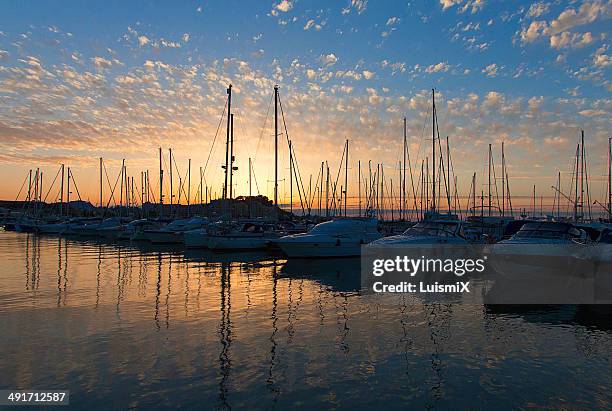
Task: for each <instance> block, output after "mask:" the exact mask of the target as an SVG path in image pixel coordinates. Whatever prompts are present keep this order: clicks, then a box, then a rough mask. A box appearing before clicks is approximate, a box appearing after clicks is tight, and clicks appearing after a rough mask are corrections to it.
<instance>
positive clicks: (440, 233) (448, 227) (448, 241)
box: [370, 219, 468, 247]
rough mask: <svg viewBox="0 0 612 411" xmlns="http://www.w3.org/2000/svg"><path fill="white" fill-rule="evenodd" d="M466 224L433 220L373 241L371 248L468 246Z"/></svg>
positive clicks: (457, 221)
mask: <svg viewBox="0 0 612 411" xmlns="http://www.w3.org/2000/svg"><path fill="white" fill-rule="evenodd" d="M463 228H464V223H463V222H462V221H460V220H446V219H444V220H433V221H423V222H420V223H417V224H415V225H413V226H412V227H410V228H409V229H407V230H406V231H404V232H403V233H402V234H399V235H393V236H389V237H383V238H380V239H378V240H375V241H372V242H371V243H370V246H373V247H380V246H405V245H419V246H420V245H425V246H426V245H438V244H444V245H467V244H468V240H467V239H466V238H465V237H464V236H463Z"/></svg>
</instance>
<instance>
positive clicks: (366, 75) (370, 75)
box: [361, 70, 375, 80]
mask: <svg viewBox="0 0 612 411" xmlns="http://www.w3.org/2000/svg"><path fill="white" fill-rule="evenodd" d="M361 74H363V77H364V78H365V79H366V80H370V79H371V78H373V77H374V74H375V73H374V72H372V71H369V70H363V71H362V72H361Z"/></svg>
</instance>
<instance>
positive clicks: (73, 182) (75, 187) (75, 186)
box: [68, 170, 83, 201]
mask: <svg viewBox="0 0 612 411" xmlns="http://www.w3.org/2000/svg"><path fill="white" fill-rule="evenodd" d="M68 174H69V176H70V177H72V184H74V189H75V190H76V192H77V195H78V196H79V201H83V199H82V198H81V193H79V187H77V183H76V180H75V179H74V174H73V173H72V170H68Z"/></svg>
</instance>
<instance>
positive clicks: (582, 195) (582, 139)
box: [580, 130, 584, 216]
mask: <svg viewBox="0 0 612 411" xmlns="http://www.w3.org/2000/svg"><path fill="white" fill-rule="evenodd" d="M581 134H582V136H581V139H580V142H581V147H580V210H582V211H581V212H582V215H583V216H584V130H581Z"/></svg>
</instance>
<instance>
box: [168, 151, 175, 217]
mask: <svg viewBox="0 0 612 411" xmlns="http://www.w3.org/2000/svg"><path fill="white" fill-rule="evenodd" d="M168 150H169V151H170V217H172V204H174V199H173V197H174V190H173V189H172V149H171V148H169V149H168Z"/></svg>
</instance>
